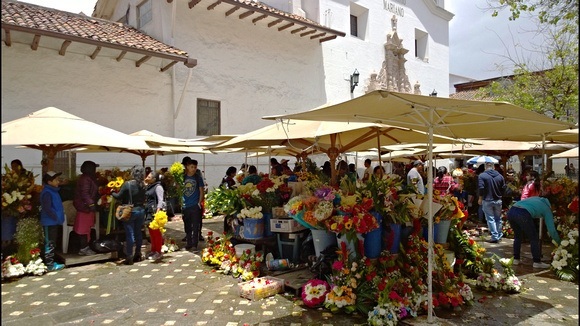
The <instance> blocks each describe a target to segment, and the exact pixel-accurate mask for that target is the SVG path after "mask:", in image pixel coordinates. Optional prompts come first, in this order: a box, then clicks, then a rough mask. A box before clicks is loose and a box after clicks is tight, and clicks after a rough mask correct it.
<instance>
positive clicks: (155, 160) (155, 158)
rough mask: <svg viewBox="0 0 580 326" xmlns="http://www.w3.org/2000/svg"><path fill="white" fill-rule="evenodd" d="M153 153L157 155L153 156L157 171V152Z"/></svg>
mask: <svg viewBox="0 0 580 326" xmlns="http://www.w3.org/2000/svg"><path fill="white" fill-rule="evenodd" d="M153 155H155V156H153V171H157V152H155V154H153Z"/></svg>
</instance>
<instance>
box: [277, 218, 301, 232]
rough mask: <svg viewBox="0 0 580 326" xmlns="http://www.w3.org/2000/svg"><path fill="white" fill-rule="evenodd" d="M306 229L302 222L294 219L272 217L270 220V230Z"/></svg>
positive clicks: (296, 230)
mask: <svg viewBox="0 0 580 326" xmlns="http://www.w3.org/2000/svg"><path fill="white" fill-rule="evenodd" d="M304 229H306V228H305V227H304V226H302V224H300V223H298V221H296V220H295V219H292V218H291V219H282V218H273V219H271V220H270V230H271V231H272V232H282V233H290V232H298V231H302V230H304Z"/></svg>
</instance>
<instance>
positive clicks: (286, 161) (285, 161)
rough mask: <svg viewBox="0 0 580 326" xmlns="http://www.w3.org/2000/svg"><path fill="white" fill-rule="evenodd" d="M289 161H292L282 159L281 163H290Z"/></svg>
mask: <svg viewBox="0 0 580 326" xmlns="http://www.w3.org/2000/svg"><path fill="white" fill-rule="evenodd" d="M288 162H290V160H287V159H282V161H280V164H284V163H288Z"/></svg>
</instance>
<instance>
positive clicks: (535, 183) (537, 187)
mask: <svg viewBox="0 0 580 326" xmlns="http://www.w3.org/2000/svg"><path fill="white" fill-rule="evenodd" d="M526 181H527V182H526V185H525V186H524V189H523V190H522V200H523V199H526V198H530V197H535V196H539V195H540V194H541V190H542V189H541V187H542V182H541V181H540V174H539V173H538V171H534V170H530V171H529V172H528V173H527V174H526Z"/></svg>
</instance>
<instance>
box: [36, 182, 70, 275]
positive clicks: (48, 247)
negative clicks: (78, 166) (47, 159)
mask: <svg viewBox="0 0 580 326" xmlns="http://www.w3.org/2000/svg"><path fill="white" fill-rule="evenodd" d="M61 174H62V173H60V172H58V173H57V172H54V171H48V172H47V173H46V174H44V175H43V176H42V183H43V184H44V188H42V192H41V193H40V205H41V207H42V210H41V211H40V224H42V227H43V229H44V261H45V263H46V266H47V268H48V270H49V271H58V270H61V269H63V268H64V265H63V264H58V263H56V262H55V261H54V247H55V245H54V244H55V243H56V239H57V237H58V229H59V228H60V226H61V225H62V224H63V223H64V207H63V206H62V200H61V199H60V194H59V193H58V191H59V187H58V185H59V184H60V179H59V178H58V177H59V176H60V175H61Z"/></svg>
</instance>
